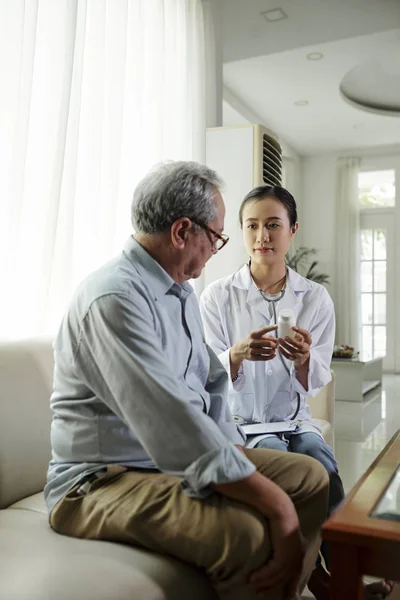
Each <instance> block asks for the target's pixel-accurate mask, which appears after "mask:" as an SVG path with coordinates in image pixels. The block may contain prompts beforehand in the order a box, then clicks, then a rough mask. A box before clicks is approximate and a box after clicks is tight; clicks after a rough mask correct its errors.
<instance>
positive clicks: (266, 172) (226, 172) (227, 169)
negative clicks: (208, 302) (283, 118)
mask: <svg viewBox="0 0 400 600" xmlns="http://www.w3.org/2000/svg"><path fill="white" fill-rule="evenodd" d="M206 163H207V165H208V166H209V167H210V168H211V169H214V170H215V171H216V172H217V173H218V174H219V175H220V176H221V177H222V178H223V180H224V182H225V187H224V190H223V197H224V202H225V208H226V215H225V230H224V231H225V233H226V234H227V235H229V238H230V240H229V243H228V244H227V246H225V248H223V249H222V250H221V252H219V253H218V254H216V255H215V256H213V257H212V258H211V259H210V260H209V262H208V263H207V265H206V267H205V270H204V284H205V285H208V284H209V283H211V282H212V281H215V280H216V279H219V278H220V277H224V276H225V275H230V274H231V273H233V272H234V271H236V270H237V269H239V268H240V267H241V266H242V265H243V264H244V263H245V262H246V261H247V260H248V257H247V255H246V251H245V249H244V246H243V239H242V232H241V229H240V225H239V208H240V205H241V203H242V200H243V198H244V197H245V196H246V194H247V193H248V192H249V191H250V190H251V189H253V188H254V187H257V186H259V185H282V149H281V146H280V144H279V140H278V137H277V136H276V135H275V134H274V133H273V132H272V131H270V130H268V129H266V128H265V127H262V126H261V125H243V126H237V127H215V128H212V129H208V130H207V134H206Z"/></svg>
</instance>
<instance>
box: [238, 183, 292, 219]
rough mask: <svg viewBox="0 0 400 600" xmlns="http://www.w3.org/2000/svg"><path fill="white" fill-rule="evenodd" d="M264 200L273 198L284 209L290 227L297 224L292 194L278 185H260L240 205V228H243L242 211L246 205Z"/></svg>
mask: <svg viewBox="0 0 400 600" xmlns="http://www.w3.org/2000/svg"><path fill="white" fill-rule="evenodd" d="M265 198H274V199H275V200H277V201H278V202H280V203H281V204H283V206H284V207H285V208H286V211H287V214H288V217H289V221H290V227H294V226H295V224H296V223H297V207H296V200H295V199H294V198H293V196H292V194H291V193H290V192H288V191H287V190H285V188H283V187H280V186H278V185H260V186H259V187H256V188H254V189H253V190H251V192H249V193H248V194H247V196H246V197H245V198H244V200H243V202H242V204H241V205H240V209H239V221H240V227H243V210H244V207H245V206H246V204H248V203H249V202H257V201H258V200H264V199H265Z"/></svg>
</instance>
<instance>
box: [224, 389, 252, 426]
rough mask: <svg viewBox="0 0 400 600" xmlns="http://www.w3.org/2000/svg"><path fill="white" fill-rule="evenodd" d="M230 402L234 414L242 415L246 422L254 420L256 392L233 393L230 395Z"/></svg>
mask: <svg viewBox="0 0 400 600" xmlns="http://www.w3.org/2000/svg"><path fill="white" fill-rule="evenodd" d="M228 403H229V408H230V411H231V413H232V415H234V416H238V417H241V418H242V419H243V420H244V421H246V422H251V421H253V420H254V417H253V415H254V394H249V393H244V394H243V393H242V394H238V393H236V394H235V393H231V394H229V396H228Z"/></svg>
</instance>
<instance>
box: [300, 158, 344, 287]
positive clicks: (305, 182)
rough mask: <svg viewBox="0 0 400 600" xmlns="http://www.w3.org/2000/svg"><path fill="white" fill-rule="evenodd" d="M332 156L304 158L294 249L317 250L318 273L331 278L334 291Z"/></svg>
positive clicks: (334, 166)
mask: <svg viewBox="0 0 400 600" xmlns="http://www.w3.org/2000/svg"><path fill="white" fill-rule="evenodd" d="M336 159H337V156H336V155H333V154H331V155H321V156H309V157H304V158H302V160H301V171H302V188H303V189H302V193H301V198H302V212H301V215H300V219H299V222H300V225H299V231H298V234H297V236H298V239H297V245H298V246H299V245H300V246H307V247H308V248H317V250H318V251H319V252H318V255H317V257H316V258H317V260H318V262H319V270H321V271H322V272H324V273H328V275H329V276H330V277H331V286H330V287H329V288H328V289H329V291H330V292H331V293H332V292H333V290H334V287H335V281H334V276H335V269H334V248H335V182H336Z"/></svg>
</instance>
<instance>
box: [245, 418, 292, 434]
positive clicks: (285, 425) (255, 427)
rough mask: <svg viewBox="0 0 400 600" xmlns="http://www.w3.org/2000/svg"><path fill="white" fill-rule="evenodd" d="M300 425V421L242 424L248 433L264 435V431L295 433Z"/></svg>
mask: <svg viewBox="0 0 400 600" xmlns="http://www.w3.org/2000/svg"><path fill="white" fill-rule="evenodd" d="M299 427H300V423H299V421H279V422H276V423H251V424H249V425H242V429H243V431H244V432H245V434H246V435H263V434H264V433H265V434H267V433H293V432H294V431H296V429H298V428H299Z"/></svg>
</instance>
